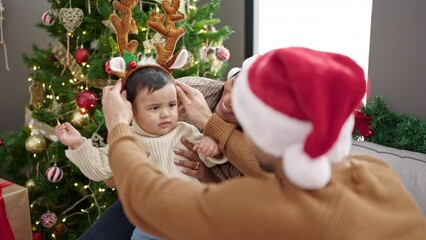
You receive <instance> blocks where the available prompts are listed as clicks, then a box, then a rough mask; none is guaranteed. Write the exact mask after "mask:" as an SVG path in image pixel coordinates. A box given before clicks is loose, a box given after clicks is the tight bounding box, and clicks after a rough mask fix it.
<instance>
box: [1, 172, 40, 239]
mask: <svg viewBox="0 0 426 240" xmlns="http://www.w3.org/2000/svg"><path fill="white" fill-rule="evenodd" d="M0 239H1V240H31V239H32V231H31V219H30V208H29V202H28V190H27V189H26V188H25V187H21V186H19V185H16V184H14V183H12V182H9V181H7V180H4V179H1V178H0Z"/></svg>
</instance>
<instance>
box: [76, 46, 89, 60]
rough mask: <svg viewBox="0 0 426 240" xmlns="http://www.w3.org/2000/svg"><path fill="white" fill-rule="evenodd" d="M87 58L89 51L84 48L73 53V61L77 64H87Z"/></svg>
mask: <svg viewBox="0 0 426 240" xmlns="http://www.w3.org/2000/svg"><path fill="white" fill-rule="evenodd" d="M89 56H90V52H89V50H87V49H85V48H79V49H77V50H75V52H74V58H75V61H77V62H78V63H84V62H87V59H88V58H89Z"/></svg>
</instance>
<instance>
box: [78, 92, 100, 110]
mask: <svg viewBox="0 0 426 240" xmlns="http://www.w3.org/2000/svg"><path fill="white" fill-rule="evenodd" d="M76 100H77V106H78V107H79V108H84V109H85V110H87V111H90V110H92V109H93V108H95V107H96V104H97V102H96V101H97V100H98V97H97V96H96V93H95V92H93V91H90V90H84V91H82V92H80V93H79V94H78V95H77V97H76Z"/></svg>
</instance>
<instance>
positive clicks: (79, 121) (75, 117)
mask: <svg viewBox="0 0 426 240" xmlns="http://www.w3.org/2000/svg"><path fill="white" fill-rule="evenodd" d="M89 122H90V116H89V114H88V113H81V112H80V110H78V109H77V110H75V111H74V112H73V113H72V116H71V123H72V125H73V126H74V127H76V128H78V129H82V128H84V127H85V126H87V124H89Z"/></svg>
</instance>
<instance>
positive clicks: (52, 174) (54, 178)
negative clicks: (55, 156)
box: [46, 166, 64, 183]
mask: <svg viewBox="0 0 426 240" xmlns="http://www.w3.org/2000/svg"><path fill="white" fill-rule="evenodd" d="M63 176H64V172H63V171H62V169H61V168H60V167H56V166H55V167H50V168H48V169H47V170H46V177H47V180H49V182H52V183H57V182H59V181H61V179H62V177H63Z"/></svg>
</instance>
